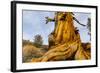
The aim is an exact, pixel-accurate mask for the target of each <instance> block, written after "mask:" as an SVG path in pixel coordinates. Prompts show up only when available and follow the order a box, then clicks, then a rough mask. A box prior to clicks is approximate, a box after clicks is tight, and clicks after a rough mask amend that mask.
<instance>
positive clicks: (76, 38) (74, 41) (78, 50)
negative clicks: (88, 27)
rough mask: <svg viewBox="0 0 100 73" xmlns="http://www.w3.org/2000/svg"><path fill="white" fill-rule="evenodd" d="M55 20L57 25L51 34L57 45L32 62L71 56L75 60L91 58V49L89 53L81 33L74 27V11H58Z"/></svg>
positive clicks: (66, 58)
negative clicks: (82, 40)
mask: <svg viewBox="0 0 100 73" xmlns="http://www.w3.org/2000/svg"><path fill="white" fill-rule="evenodd" d="M55 20H56V21H55V22H56V24H55V25H56V26H55V29H54V32H53V34H51V35H53V38H54V40H53V41H55V45H53V46H52V45H51V47H50V48H49V49H50V50H49V51H47V52H46V53H45V54H44V55H43V56H42V57H41V58H39V60H34V59H32V62H35V61H37V62H46V61H61V60H69V59H70V58H71V57H73V58H72V59H73V60H75V59H76V60H83V59H90V51H89V53H87V52H86V51H85V50H84V48H83V46H82V43H81V39H80V35H79V33H78V31H76V29H75V27H74V23H73V16H72V13H71V12H57V13H56V16H55ZM49 44H50V43H49ZM89 48H90V47H89ZM85 49H86V48H85Z"/></svg>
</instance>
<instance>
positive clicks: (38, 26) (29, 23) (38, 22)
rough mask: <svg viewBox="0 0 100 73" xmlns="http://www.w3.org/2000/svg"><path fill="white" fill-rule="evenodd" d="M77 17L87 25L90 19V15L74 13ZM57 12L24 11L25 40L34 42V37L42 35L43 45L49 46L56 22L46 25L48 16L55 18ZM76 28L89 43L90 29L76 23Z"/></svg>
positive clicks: (84, 40) (83, 39)
mask: <svg viewBox="0 0 100 73" xmlns="http://www.w3.org/2000/svg"><path fill="white" fill-rule="evenodd" d="M74 14H75V17H76V18H77V19H78V20H79V21H80V22H81V23H83V24H85V25H86V24H87V18H88V17H90V14H88V13H74ZM54 15H55V12H49V11H31V10H23V39H25V40H30V41H34V36H35V35H37V34H40V35H41V36H42V37H43V44H46V45H47V44H48V35H49V34H50V33H51V32H52V31H53V29H54V22H50V23H48V24H45V22H46V19H45V17H46V16H49V17H50V18H54ZM74 26H76V27H78V29H79V33H80V36H81V40H82V41H83V42H89V41H90V36H89V35H88V29H87V28H86V27H82V26H80V25H79V24H77V23H76V22H74Z"/></svg>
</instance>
